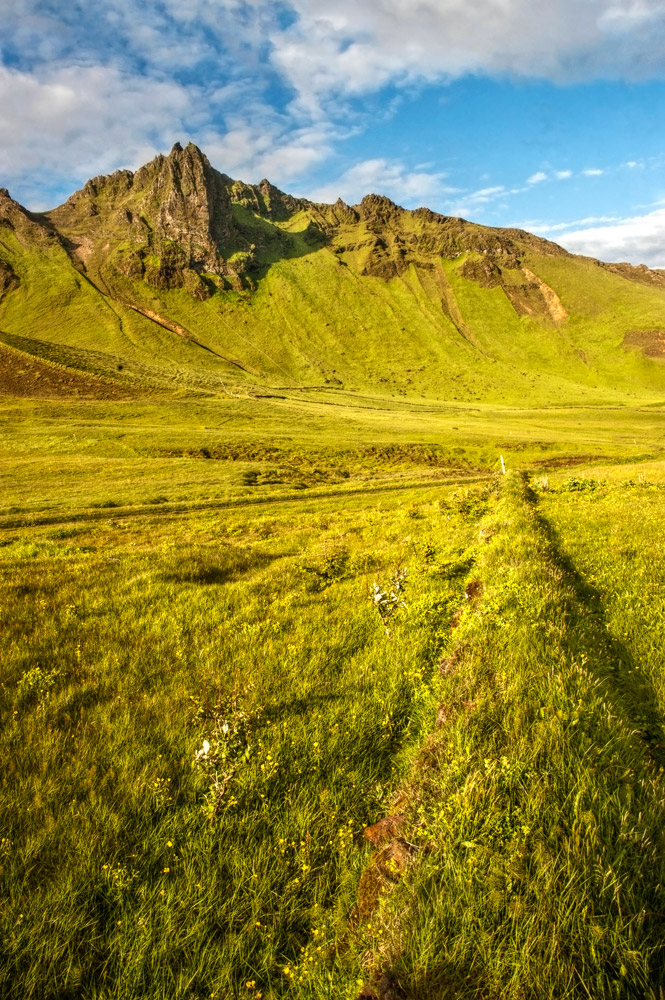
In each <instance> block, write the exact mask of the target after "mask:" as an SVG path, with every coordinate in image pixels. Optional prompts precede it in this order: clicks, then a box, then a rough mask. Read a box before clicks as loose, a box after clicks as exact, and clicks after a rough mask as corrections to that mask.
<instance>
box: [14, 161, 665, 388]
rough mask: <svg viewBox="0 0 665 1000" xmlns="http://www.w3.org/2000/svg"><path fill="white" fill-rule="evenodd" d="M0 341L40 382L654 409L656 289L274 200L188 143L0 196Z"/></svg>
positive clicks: (347, 209) (515, 249) (446, 234)
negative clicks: (58, 192) (26, 203)
mask: <svg viewBox="0 0 665 1000" xmlns="http://www.w3.org/2000/svg"><path fill="white" fill-rule="evenodd" d="M0 331H2V332H1V333H0V337H1V338H2V339H3V340H4V343H5V344H6V345H9V346H11V348H12V350H14V351H15V352H23V353H24V354H25V353H26V352H27V353H28V354H32V355H34V354H39V356H40V357H41V358H42V359H43V360H44V361H45V363H46V362H48V363H53V361H54V359H55V363H64V364H65V365H66V366H69V365H71V364H74V361H75V362H76V364H77V365H78V366H79V367H83V368H85V370H86V371H89V370H92V369H94V370H95V371H98V372H102V373H103V374H104V377H105V378H113V380H114V381H117V380H118V379H120V380H121V381H123V384H125V383H127V382H128V381H131V378H134V380H135V382H140V383H141V384H142V385H152V386H153V387H154V386H161V387H164V385H167V386H169V387H172V386H173V377H172V375H168V377H167V375H165V374H164V373H165V372H171V373H175V372H177V373H178V376H177V379H176V381H178V380H179V384H180V385H181V388H183V389H185V390H187V389H188V387H189V389H191V388H192V387H193V386H196V387H198V388H197V391H205V392H213V393H214V392H218V391H225V390H223V386H224V385H226V382H225V381H224V380H225V379H226V380H227V381H228V379H229V378H232V380H233V381H234V384H235V383H237V384H238V385H240V386H242V385H245V388H246V390H247V391H249V389H250V388H251V386H254V387H256V386H262V385H263V386H268V385H272V384H274V383H277V384H279V383H284V382H286V384H288V385H291V386H298V385H320V386H321V385H323V386H328V387H331V389H334V388H335V387H338V388H339V387H340V386H342V385H345V386H347V385H348V386H352V387H353V388H354V389H359V390H362V391H367V390H371V391H372V392H375V393H378V394H382V395H383V394H388V395H402V396H409V395H413V394H415V395H417V396H419V397H420V396H425V397H427V398H432V399H441V398H447V399H448V398H449V399H476V398H492V399H508V398H514V397H515V394H517V398H519V399H522V398H524V399H529V398H533V399H537V400H539V401H541V402H542V401H544V400H545V401H556V400H558V399H561V398H576V399H578V398H582V399H586V398H592V397H602V398H605V397H606V396H608V395H611V393H612V392H613V391H614V390H615V388H616V387H617V386H623V388H624V390H625V391H626V392H636V393H637V394H646V395H647V396H652V395H653V394H654V393H655V394H659V393H660V392H662V391H663V390H665V378H664V369H663V367H662V362H661V357H665V348H664V347H663V344H664V343H665V275H664V274H663V273H662V272H657V271H649V270H648V269H646V268H632V267H630V266H628V265H603V264H600V263H599V262H598V261H594V260H590V259H587V258H581V257H575V256H573V255H572V254H569V253H567V252H566V251H565V250H563V249H562V248H561V247H559V246H557V245H556V244H554V243H551V242H549V241H548V240H544V239H540V238H539V237H536V236H533V235H531V234H529V233H526V232H522V231H521V230H515V229H493V228H490V227H487V226H480V225H476V224H474V223H471V222H467V221H465V220H463V219H458V218H450V217H446V216H442V215H438V214H437V213H435V212H432V211H430V210H429V209H426V208H420V209H417V210H415V211H407V210H405V209H403V208H401V207H400V206H398V205H396V204H395V203H394V202H392V201H391V200H390V199H388V198H385V197H383V196H380V195H367V196H366V197H365V198H363V199H362V201H361V202H360V204H358V205H347V204H345V203H344V202H343V201H341V200H338V201H337V202H336V203H335V204H334V205H323V204H316V203H313V202H310V201H307V200H306V199H302V198H294V197H292V196H291V195H288V194H285V193H284V192H283V191H280V190H279V189H278V188H276V187H275V186H274V185H272V184H271V183H270V182H269V181H268V180H262V181H261V182H260V183H259V184H256V185H253V184H246V183H244V182H242V181H237V180H233V179H232V178H230V177H228V176H227V175H226V174H223V173H220V172H219V171H218V170H216V169H215V168H214V167H213V166H212V165H211V164H210V162H209V160H208V159H207V157H206V156H205V155H204V153H202V152H201V150H200V149H198V147H197V146H195V145H194V144H192V143H190V144H189V145H187V146H186V147H185V148H183V147H182V146H181V145H180V144H179V143H176V145H175V146H174V147H173V149H172V150H171V152H170V153H169V154H168V155H167V156H163V155H159V156H156V157H155V159H153V160H152V161H151V162H150V163H148V164H146V165H145V166H143V167H141V168H140V169H139V170H137V171H136V172H135V173H134V172H132V171H129V170H119V171H116V172H115V173H113V174H110V175H108V176H102V177H95V178H93V179H92V180H90V181H88V182H87V184H85V185H84V187H83V188H82V189H81V190H80V191H77V192H76V193H75V194H73V195H72V196H71V197H70V198H69V199H68V200H67V201H66V202H65V203H64V204H63V205H61V206H59V207H58V208H56V209H54V210H53V211H50V212H46V213H44V214H42V215H38V214H35V213H31V212H28V211H27V210H26V209H24V208H22V207H21V206H20V205H18V204H17V203H16V202H15V201H13V200H12V199H11V197H10V195H9V193H8V192H7V191H6V190H5V189H1V190H0ZM72 351H73V352H74V354H72ZM93 354H94V359H93ZM17 363H18V362H17ZM118 372H122V373H123V374H122V376H120V375H118ZM139 372H140V373H142V374H141V375H140V378H139ZM132 373H133V375H132ZM220 380H222V381H220ZM12 384H14V383H12ZM0 388H1V386H0Z"/></svg>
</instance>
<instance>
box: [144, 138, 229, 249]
mask: <svg viewBox="0 0 665 1000" xmlns="http://www.w3.org/2000/svg"><path fill="white" fill-rule="evenodd" d="M132 193H133V194H134V195H135V196H140V206H139V207H140V212H141V214H143V215H145V216H146V218H147V219H149V221H150V223H151V225H152V226H153V228H154V230H155V231H156V232H157V233H158V234H159V235H160V236H162V237H164V238H165V239H168V240H173V241H175V242H178V243H181V244H185V245H188V246H190V247H192V248H194V247H199V248H200V252H199V253H198V254H194V256H195V257H197V256H198V257H200V258H201V262H203V260H204V258H205V257H206V256H210V254H213V253H214V252H216V248H217V247H218V246H219V245H220V244H221V243H224V242H225V241H226V240H228V239H229V237H230V235H231V225H232V222H231V199H230V198H229V193H228V190H227V179H226V178H225V177H224V175H223V174H220V173H219V171H217V170H215V169H214V168H213V167H212V166H211V165H210V162H209V160H208V158H207V156H205V155H204V154H203V153H202V152H201V150H200V149H199V148H198V146H195V145H194V143H191V142H190V143H189V144H188V145H187V146H185V148H184V149H183V147H182V146H181V145H180V143H179V142H177V143H176V144H175V146H174V147H173V149H172V150H171V152H170V153H169V155H168V156H157V157H155V159H154V160H152V162H151V163H148V164H147V165H146V166H145V167H141V169H140V170H138V171H137V172H136V174H135V175H134V177H133V183H132Z"/></svg>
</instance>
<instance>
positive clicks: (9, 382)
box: [0, 344, 139, 399]
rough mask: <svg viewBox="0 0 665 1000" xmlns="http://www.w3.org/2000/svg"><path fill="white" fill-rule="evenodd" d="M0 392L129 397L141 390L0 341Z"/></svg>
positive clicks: (51, 395)
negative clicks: (60, 364) (17, 348)
mask: <svg viewBox="0 0 665 1000" xmlns="http://www.w3.org/2000/svg"><path fill="white" fill-rule="evenodd" d="M0 395H2V396H23V397H32V396H34V397H41V398H51V399H52V398H54V397H55V398H60V397H71V396H85V397H87V398H89V399H130V398H132V397H134V396H137V395H139V393H138V391H137V390H135V389H132V388H129V387H127V386H118V385H114V384H113V383H112V382H106V381H104V380H103V379H98V378H93V377H91V376H86V375H85V374H84V373H83V372H77V371H73V370H72V369H71V368H59V367H58V366H56V365H49V364H47V363H46V362H44V361H41V360H40V359H39V358H33V357H31V356H30V355H29V354H23V353H22V352H20V351H15V350H13V349H12V348H10V347H7V346H6V345H5V344H0Z"/></svg>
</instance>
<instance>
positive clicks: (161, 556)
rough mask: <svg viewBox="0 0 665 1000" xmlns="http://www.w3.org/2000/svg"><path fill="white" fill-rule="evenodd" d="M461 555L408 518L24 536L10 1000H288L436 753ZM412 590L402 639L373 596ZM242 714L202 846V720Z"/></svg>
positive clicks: (6, 788) (7, 635)
mask: <svg viewBox="0 0 665 1000" xmlns="http://www.w3.org/2000/svg"><path fill="white" fill-rule="evenodd" d="M365 503H366V502H365ZM471 537H472V527H471V522H469V521H468V520H465V519H464V517H462V516H461V515H460V514H458V513H456V512H455V510H454V511H453V514H452V515H451V516H448V515H446V514H444V513H443V512H442V510H441V508H440V507H439V506H438V505H437V504H434V503H432V502H431V501H424V502H423V501H421V500H419V499H418V497H417V495H416V496H414V498H413V500H411V501H410V502H408V503H406V504H403V505H394V506H392V507H391V508H387V507H381V506H380V505H379V504H377V503H376V502H374V503H373V504H370V505H369V506H365V508H364V509H363V508H362V507H360V505H358V506H357V507H356V508H355V509H354V508H353V507H346V508H345V507H343V506H342V507H339V506H337V505H336V504H335V502H333V501H330V502H328V503H327V504H323V503H321V504H319V506H318V508H317V509H315V510H314V511H313V512H312V513H307V512H302V511H301V512H300V513H299V514H298V513H296V512H294V511H293V510H291V511H287V512H285V511H284V508H275V509H272V510H270V509H269V510H268V511H266V513H265V515H264V516H254V517H253V518H252V519H251V520H246V519H244V517H243V516H242V515H240V516H238V515H237V514H236V515H233V516H231V515H229V516H228V517H226V518H224V517H220V516H218V515H213V514H209V515H206V516H199V517H191V518H189V519H182V518H181V519H180V520H179V521H178V522H176V523H169V522H168V521H164V520H162V521H159V520H152V521H150V520H149V521H145V522H141V521H139V522H136V524H132V525H129V524H127V523H125V525H124V526H122V522H120V524H115V523H114V524H104V523H98V524H96V525H93V526H91V527H89V528H81V527H73V528H70V529H62V528H59V529H41V531H37V530H36V529H33V530H32V531H26V532H25V533H23V534H19V535H15V536H13V537H10V538H9V539H8V540H7V543H6V544H4V545H3V546H2V547H0V560H1V561H2V567H3V573H2V595H3V602H2V622H1V627H2V631H3V636H4V660H3V675H2V679H3V684H2V687H1V688H0V711H1V713H2V729H1V733H2V735H1V736H0V755H1V758H2V760H3V770H2V774H1V776H0V798H1V803H2V804H1V806H0V810H1V811H0V824H1V828H2V835H1V836H2V840H1V846H0V854H1V856H2V860H1V864H2V869H1V873H0V878H1V886H2V888H1V892H2V898H3V900H4V903H3V906H2V907H1V908H0V926H1V928H2V930H1V933H2V948H1V951H0V993H2V996H3V997H7V998H8V1000H9V998H16V1000H19V998H20V1000H26V998H35V1000H50V998H53V1000H55V998H58V1000H62V998H66V997H71V998H74V997H77V998H78V997H82V996H85V997H99V998H101V997H104V998H106V997H109V998H110V997H113V998H119V997H121V998H127V1000H129V998H132V1000H134V998H137V997H151V998H152V997H155V998H158V997H159V998H169V1000H174V998H180V997H182V998H200V1000H203V998H204V997H205V998H210V997H211V996H217V997H230V996H240V995H242V996H259V995H260V994H262V995H263V996H264V997H268V996H280V995H283V994H289V995H290V993H291V992H292V990H293V988H294V987H293V980H294V977H295V980H296V982H297V980H298V978H299V977H300V975H301V974H298V976H296V975H295V973H294V972H293V970H294V969H295V968H296V967H297V966H298V963H299V959H300V957H301V954H302V952H301V949H303V948H307V947H310V946H311V947H312V948H313V949H314V954H316V955H317V956H319V957H321V956H322V955H324V954H325V955H327V952H325V950H324V946H323V945H319V943H318V942H319V941H321V940H323V939H327V940H334V937H335V933H334V931H333V930H332V929H331V928H332V926H333V925H334V924H335V923H336V921H337V920H338V919H339V918H340V917H345V916H346V914H347V913H348V911H349V910H350V909H351V908H352V906H353V903H354V900H355V896H356V894H357V881H358V877H359V875H360V872H361V869H362V858H363V856H364V849H363V848H361V847H360V846H358V843H357V838H358V836H359V834H360V831H361V830H362V828H363V827H364V826H365V825H367V824H368V823H370V822H372V821H374V820H375V819H377V818H378V817H379V816H380V815H381V813H382V810H383V809H384V808H385V806H384V799H385V798H386V796H388V795H389V794H390V790H391V788H392V787H393V786H394V784H395V782H396V781H397V779H398V775H399V773H400V769H401V767H403V766H404V763H403V762H404V760H405V756H404V755H405V754H406V755H408V751H409V748H412V747H414V746H416V745H417V744H418V742H419V741H420V739H421V738H422V734H423V732H424V729H425V728H426V724H427V721H428V720H427V717H426V716H427V713H426V706H427V705H428V704H429V699H430V693H429V691H430V677H431V673H432V669H433V665H434V663H435V662H436V656H437V651H438V648H439V646H440V645H441V643H442V641H443V640H444V638H445V635H446V633H447V628H448V625H449V621H450V617H451V615H452V611H453V609H454V607H455V605H456V603H457V601H458V599H459V597H458V595H459V592H460V577H459V572H460V570H459V568H457V562H458V560H459V558H460V556H461V554H463V551H464V550H465V548H466V546H467V545H468V544H469V542H470V540H471ZM399 566H408V568H409V577H408V579H409V584H408V589H407V607H406V608H404V609H400V611H399V613H398V614H396V615H395V616H394V619H393V620H391V636H392V637H391V639H390V640H389V639H388V638H387V637H386V634H385V631H384V628H383V626H382V623H381V620H380V617H379V615H378V614H377V612H376V610H375V609H374V608H373V606H372V601H371V597H370V590H371V585H372V583H373V582H374V581H379V582H381V583H382V582H384V581H385V582H387V581H388V579H389V578H390V576H391V574H392V573H393V572H394V571H395V568H396V567H399ZM233 697H235V698H236V700H237V704H238V705H239V707H240V709H241V710H242V711H243V712H246V713H248V714H250V715H252V716H253V717H254V722H253V725H252V730H251V734H250V736H249V753H248V756H247V759H246V760H243V761H242V762H241V763H240V766H239V767H238V769H237V771H236V773H235V776H234V779H233V781H232V782H231V784H230V786H229V788H228V789H227V793H226V795H225V796H224V798H223V800H222V802H221V806H220V809H219V811H218V815H217V816H216V818H215V820H214V822H210V821H209V818H208V814H207V813H206V810H205V801H206V796H207V794H208V793H209V791H210V787H209V784H208V781H207V779H206V775H205V774H204V773H203V771H202V770H201V768H200V767H197V766H196V763H195V754H196V752H197V750H199V749H200V748H201V746H202V739H203V738H206V736H210V733H209V731H208V730H207V729H206V726H209V723H207V722H206V721H205V719H204V720H203V721H202V720H201V717H200V715H199V718H197V717H196V715H197V713H196V711H195V706H194V705H193V704H192V702H191V700H190V699H191V698H194V699H195V700H196V701H197V702H198V703H203V705H204V706H206V705H207V706H208V707H209V708H210V709H211V710H212V709H213V708H214V706H215V704H216V703H217V702H219V701H220V700H221V701H223V700H224V699H228V698H233ZM316 948H320V949H321V950H319V951H318V952H317V951H316ZM310 964H312V965H313V964H314V963H310ZM285 970H288V971H285ZM248 983H249V984H251V985H249V986H248V985H247V984H248Z"/></svg>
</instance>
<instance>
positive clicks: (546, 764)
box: [347, 475, 665, 1000]
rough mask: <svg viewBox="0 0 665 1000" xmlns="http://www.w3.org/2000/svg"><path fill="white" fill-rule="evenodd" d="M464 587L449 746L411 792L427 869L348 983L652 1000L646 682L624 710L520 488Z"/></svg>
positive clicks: (657, 842) (587, 608)
mask: <svg viewBox="0 0 665 1000" xmlns="http://www.w3.org/2000/svg"><path fill="white" fill-rule="evenodd" d="M474 575H476V576H477V578H478V579H479V580H481V581H482V584H483V586H484V593H483V594H482V597H476V598H475V599H474V600H473V601H470V602H469V606H468V607H467V609H466V612H465V614H464V615H463V617H462V619H461V621H460V623H459V626H458V628H457V630H456V632H455V646H454V649H453V650H451V654H450V656H449V657H448V659H447V660H445V661H444V671H445V676H442V678H441V681H440V685H441V687H440V697H441V707H440V711H439V723H440V727H439V728H438V730H437V731H436V732H435V733H434V734H433V735H432V736H431V737H430V738H429V739H428V740H427V741H426V743H425V745H424V747H423V750H422V752H421V753H420V755H419V756H418V757H417V758H416V760H415V763H414V766H413V769H412V773H411V777H410V779H409V780H408V781H407V782H406V783H405V785H404V788H403V798H404V800H405V801H406V802H407V803H408V805H407V816H408V820H409V822H408V825H407V827H406V830H405V834H404V836H405V837H407V838H408V839H409V840H410V841H412V842H413V843H415V844H416V845H417V846H418V847H419V849H420V850H419V854H418V858H417V860H416V861H415V862H414V863H412V865H411V866H410V867H409V868H408V869H407V871H406V873H405V874H404V875H403V877H402V878H401V879H399V880H397V881H396V883H395V884H394V886H393V887H392V890H391V891H387V892H385V893H384V894H383V896H382V898H381V901H380V903H379V906H378V908H377V909H375V911H374V913H373V915H372V918H371V920H370V921H369V923H368V925H367V926H366V927H362V928H361V929H360V930H359V931H358V932H357V935H356V939H355V945H354V950H353V956H354V958H353V959H352V960H351V961H350V964H349V967H348V973H347V974H348V976H349V980H350V979H351V977H352V976H355V975H357V963H358V961H360V962H362V963H364V965H365V975H366V977H367V979H368V980H369V981H370V982H372V981H373V982H374V983H376V982H377V981H378V980H379V978H380V977H381V975H382V974H383V975H384V976H385V975H386V973H390V975H391V976H393V977H394V979H395V980H396V981H397V982H398V983H399V984H400V985H401V986H402V987H403V988H404V989H405V990H406V991H407V994H408V995H409V996H410V997H414V998H416V997H423V998H424V997H438V996H444V995H447V996H454V997H459V998H463V997H469V998H471V997H474V998H477V997H501V998H518V997H519V998H526V997H533V998H534V1000H535V998H543V997H552V998H555V997H556V998H557V1000H559V998H562V997H593V998H594V1000H597V998H605V997H607V998H609V997H617V998H618V997H649V998H659V997H661V996H662V990H663V987H664V986H665V965H664V959H665V953H664V949H663V941H664V940H665V938H664V935H663V931H664V928H665V889H664V888H663V886H664V883H665V853H664V848H665V840H664V833H663V824H662V802H663V791H664V788H663V764H664V763H665V759H664V756H663V746H662V743H661V737H662V730H661V728H660V726H661V723H662V714H661V708H660V705H659V704H658V702H657V699H656V697H655V692H654V690H653V689H652V688H651V687H650V685H649V682H648V680H646V679H643V680H642V681H641V687H640V689H639V699H638V698H636V697H635V694H636V692H635V689H634V688H633V687H632V686H631V681H630V678H629V676H628V674H627V670H628V666H627V662H626V660H625V658H624V657H623V655H622V651H621V650H620V649H619V648H618V644H617V640H616V639H613V638H612V637H611V636H609V635H608V633H607V629H606V627H605V622H604V621H603V620H602V618H600V617H599V615H598V607H597V606H596V605H595V604H594V603H593V602H592V601H590V596H589V593H588V591H587V589H586V585H585V583H584V581H583V579H582V578H581V577H580V575H579V574H578V573H577V572H576V570H575V568H574V566H573V565H572V564H571V563H570V562H569V560H568V559H567V558H566V557H565V556H564V555H563V554H562V553H561V551H560V549H559V548H558V546H557V544H556V540H555V538H554V537H553V535H552V532H551V529H550V527H549V525H548V524H547V522H546V521H545V520H544V519H543V518H542V516H541V515H540V513H539V511H538V507H537V503H536V498H535V495H534V494H533V492H532V491H531V490H530V488H529V487H528V485H527V484H526V483H525V482H524V480H523V479H521V478H520V477H519V476H516V475H513V476H509V477H507V479H506V482H505V486H504V490H503V496H502V500H501V502H500V504H499V505H498V507H497V510H496V513H495V514H494V515H493V516H491V517H490V518H488V519H487V520H486V521H485V523H484V524H483V528H482V541H481V544H480V548H479V558H478V563H477V566H476V568H475V569H474ZM473 589H474V590H475V591H478V590H479V589H480V588H479V586H478V585H477V586H476V587H475V588H473ZM652 639H653V635H652ZM645 714H649V718H650V727H651V728H650V729H649V731H645V729H644V726H643V720H644V716H645ZM354 965H355V968H354Z"/></svg>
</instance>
